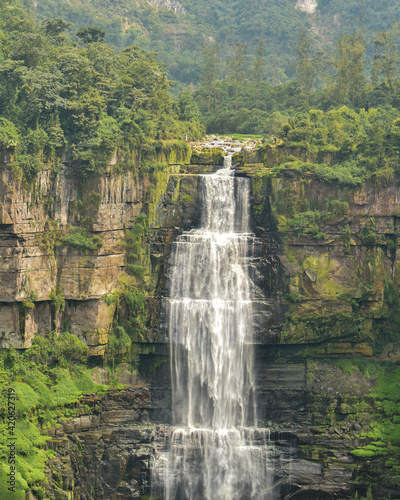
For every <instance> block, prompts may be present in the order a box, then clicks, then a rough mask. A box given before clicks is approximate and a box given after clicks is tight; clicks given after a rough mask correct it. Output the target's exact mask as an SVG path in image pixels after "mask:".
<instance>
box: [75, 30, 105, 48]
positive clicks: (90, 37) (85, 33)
mask: <svg viewBox="0 0 400 500" xmlns="http://www.w3.org/2000/svg"><path fill="white" fill-rule="evenodd" d="M76 36H77V37H78V38H79V39H80V40H82V42H83V43H85V44H88V43H95V42H102V41H103V40H104V38H105V36H106V32H105V31H104V30H102V29H101V28H99V27H98V26H85V27H84V28H81V29H80V30H78V31H77V33H76Z"/></svg>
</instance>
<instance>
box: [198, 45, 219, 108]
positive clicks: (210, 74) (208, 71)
mask: <svg viewBox="0 0 400 500" xmlns="http://www.w3.org/2000/svg"><path fill="white" fill-rule="evenodd" d="M218 50H219V47H218V45H217V44H216V43H215V42H212V41H210V42H209V43H207V44H204V45H203V60H204V66H203V73H202V77H203V85H204V86H205V88H206V89H207V93H208V112H210V111H211V94H212V93H214V105H215V92H216V86H215V83H216V81H217V75H218V64H219V57H218Z"/></svg>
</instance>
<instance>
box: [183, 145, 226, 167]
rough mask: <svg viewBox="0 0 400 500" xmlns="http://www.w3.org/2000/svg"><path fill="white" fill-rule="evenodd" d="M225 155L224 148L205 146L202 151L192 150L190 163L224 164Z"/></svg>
mask: <svg viewBox="0 0 400 500" xmlns="http://www.w3.org/2000/svg"><path fill="white" fill-rule="evenodd" d="M224 156H225V155H224V152H223V150H222V148H208V149H206V148H204V149H202V150H201V151H200V152H197V151H193V152H192V157H191V160H190V163H191V164H192V165H223V163H224Z"/></svg>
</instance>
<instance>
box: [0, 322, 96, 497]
mask: <svg viewBox="0 0 400 500" xmlns="http://www.w3.org/2000/svg"><path fill="white" fill-rule="evenodd" d="M87 355H88V348H87V346H86V345H85V344H84V343H83V342H81V341H80V340H78V338H77V337H76V336H75V335H71V334H70V333H68V332H64V333H62V334H60V335H57V334H55V333H53V334H50V335H49V337H48V338H43V337H40V336H36V337H35V339H34V341H33V345H32V347H31V348H30V349H28V350H26V351H25V352H24V353H23V354H20V353H18V352H16V351H15V350H14V349H9V350H2V351H1V353H0V380H1V385H2V390H1V391H0V403H1V405H0V417H1V419H0V420H1V423H0V427H1V435H0V496H1V497H2V498H11V494H10V492H9V489H8V488H9V486H10V484H8V483H7V480H8V479H9V476H8V474H9V472H10V462H9V457H10V447H9V444H10V439H9V437H10V429H9V428H8V427H7V425H8V422H9V412H8V411H9V409H8V408H9V407H8V403H7V394H8V389H12V390H14V391H15V394H16V401H15V418H16V421H15V434H11V435H12V436H13V438H14V440H15V443H16V450H15V460H16V461H15V467H16V476H15V479H16V486H15V493H13V498H16V499H20V500H23V499H25V495H26V493H25V491H29V490H31V491H32V492H33V494H34V495H35V498H45V496H46V495H45V488H46V487H45V484H46V478H45V464H46V461H47V460H48V458H49V457H51V456H52V454H53V452H52V451H51V450H49V449H46V446H45V445H46V442H47V441H48V440H49V439H50V437H48V436H46V433H48V432H50V431H52V432H53V433H54V432H55V429H56V428H57V426H59V425H60V424H59V423H58V419H65V418H68V417H72V416H79V412H80V409H79V404H77V405H75V404H74V403H78V400H79V396H80V395H81V394H83V393H85V392H89V391H91V392H93V391H104V390H105V389H106V388H105V387H104V386H101V385H98V384H95V383H93V381H92V377H91V373H90V370H88V368H87V366H86V360H87ZM11 466H12V463H11ZM55 487H56V488H57V485H56V484H55Z"/></svg>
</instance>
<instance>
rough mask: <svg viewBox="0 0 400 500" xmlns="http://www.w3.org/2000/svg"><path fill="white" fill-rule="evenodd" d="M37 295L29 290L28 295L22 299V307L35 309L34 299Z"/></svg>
mask: <svg viewBox="0 0 400 500" xmlns="http://www.w3.org/2000/svg"><path fill="white" fill-rule="evenodd" d="M37 298H38V296H37V295H36V293H35V292H30V294H29V295H28V297H27V298H26V299H24V300H23V301H22V307H23V308H24V309H35V300H37Z"/></svg>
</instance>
